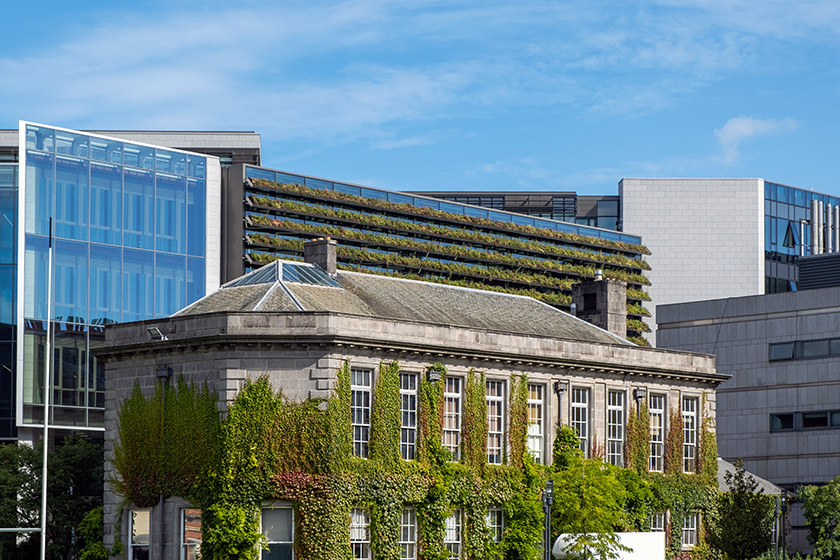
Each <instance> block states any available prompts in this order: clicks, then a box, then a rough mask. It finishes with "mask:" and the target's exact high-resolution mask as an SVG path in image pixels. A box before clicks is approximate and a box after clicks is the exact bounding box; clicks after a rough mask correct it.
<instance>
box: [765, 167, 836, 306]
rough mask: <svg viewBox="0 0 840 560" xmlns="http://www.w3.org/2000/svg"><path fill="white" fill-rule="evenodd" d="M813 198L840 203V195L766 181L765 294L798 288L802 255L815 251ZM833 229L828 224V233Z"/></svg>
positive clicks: (825, 203)
mask: <svg viewBox="0 0 840 560" xmlns="http://www.w3.org/2000/svg"><path fill="white" fill-rule="evenodd" d="M812 201H817V202H822V203H823V206H824V207H827V206H828V205H829V204H830V205H831V206H832V207H838V206H840V198H837V197H835V196H830V195H827V194H821V193H817V192H814V191H808V190H805V189H798V188H796V187H790V186H787V185H780V184H778V183H771V182H769V181H765V182H764V255H765V275H764V278H765V290H764V291H765V293H768V294H772V293H778V292H790V291H796V289H797V263H798V262H799V257H800V256H806V255H811V254H812V252H813V248H812V243H811V227H810V224H811V219H812V216H811V213H812V208H811V203H812ZM834 227H835V228H836V227H840V224H835V225H834ZM831 231H832V229H831V228H830V227H829V228H828V231H827V232H826V235H831ZM837 249H838V248H834V252H836V251H837Z"/></svg>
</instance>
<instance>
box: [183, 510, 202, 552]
mask: <svg viewBox="0 0 840 560" xmlns="http://www.w3.org/2000/svg"><path fill="white" fill-rule="evenodd" d="M200 546H201V510H200V509H182V510H181V560H195V559H196V552H197V551H198V548H199V547H200Z"/></svg>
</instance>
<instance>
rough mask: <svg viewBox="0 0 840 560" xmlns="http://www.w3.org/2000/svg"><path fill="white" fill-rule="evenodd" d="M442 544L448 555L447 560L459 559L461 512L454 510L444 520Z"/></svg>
mask: <svg viewBox="0 0 840 560" xmlns="http://www.w3.org/2000/svg"><path fill="white" fill-rule="evenodd" d="M444 528H445V533H444V536H443V544H444V546H446V551H447V552H448V553H449V560H460V558H461V510H460V509H456V510H455V511H453V512H452V514H451V515H450V516H449V517H447V518H446V523H445V524H444Z"/></svg>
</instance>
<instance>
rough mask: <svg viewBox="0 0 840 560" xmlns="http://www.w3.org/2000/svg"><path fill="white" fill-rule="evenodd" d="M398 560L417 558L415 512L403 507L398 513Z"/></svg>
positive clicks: (415, 559)
mask: <svg viewBox="0 0 840 560" xmlns="http://www.w3.org/2000/svg"><path fill="white" fill-rule="evenodd" d="M400 560H417V512H416V511H415V509H414V508H405V509H403V510H402V514H401V515H400Z"/></svg>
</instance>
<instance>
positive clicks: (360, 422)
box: [350, 368, 373, 457]
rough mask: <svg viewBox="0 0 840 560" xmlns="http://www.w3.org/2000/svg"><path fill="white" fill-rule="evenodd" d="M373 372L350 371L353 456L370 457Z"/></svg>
mask: <svg viewBox="0 0 840 560" xmlns="http://www.w3.org/2000/svg"><path fill="white" fill-rule="evenodd" d="M372 376H373V372H372V371H371V370H369V369H357V368H353V369H351V370H350V414H351V417H352V422H353V454H354V455H356V456H357V457H367V456H368V439H369V438H370V401H371V398H370V382H371V377H372Z"/></svg>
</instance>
